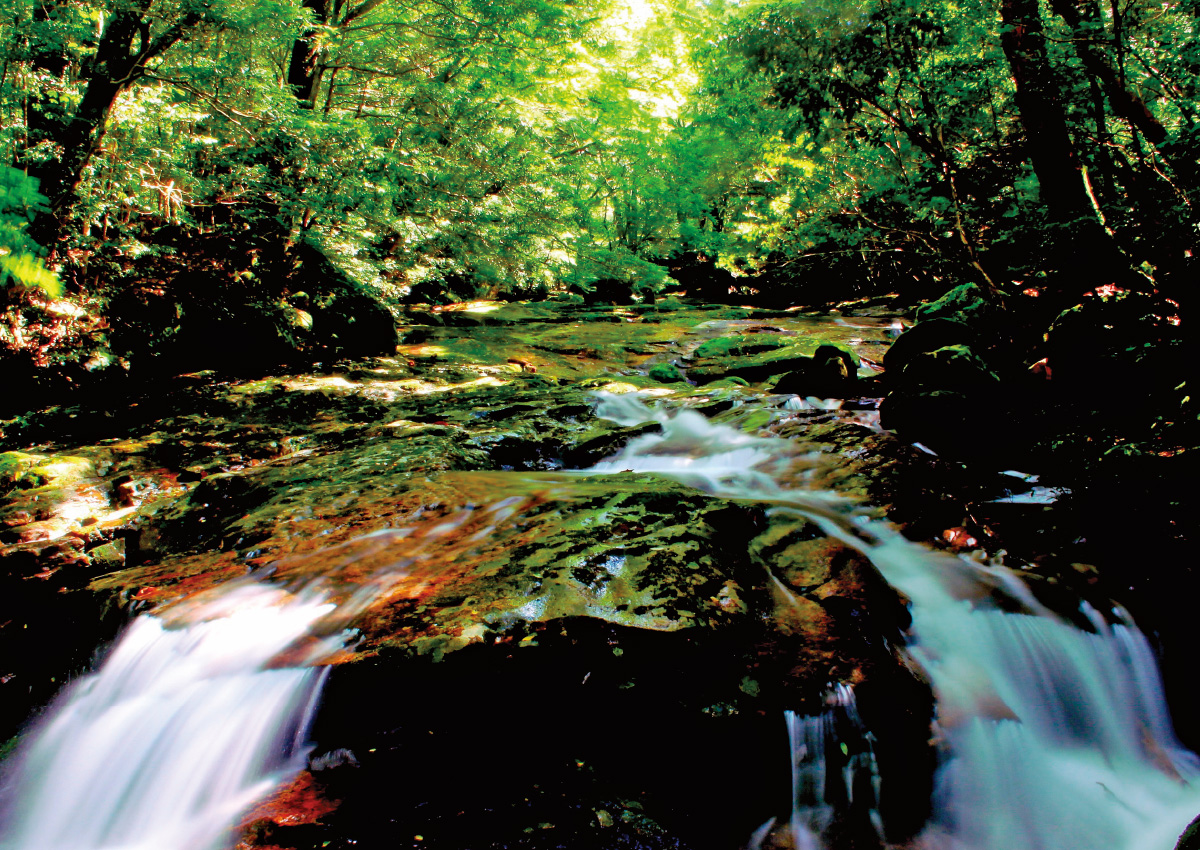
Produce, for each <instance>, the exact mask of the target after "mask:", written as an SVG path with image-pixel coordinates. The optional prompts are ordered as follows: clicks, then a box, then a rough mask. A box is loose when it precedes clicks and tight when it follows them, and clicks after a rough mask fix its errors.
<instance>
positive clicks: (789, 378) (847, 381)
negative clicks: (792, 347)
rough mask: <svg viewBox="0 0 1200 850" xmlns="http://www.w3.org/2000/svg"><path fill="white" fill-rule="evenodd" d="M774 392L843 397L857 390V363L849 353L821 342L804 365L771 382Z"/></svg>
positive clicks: (820, 396)
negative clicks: (773, 383)
mask: <svg viewBox="0 0 1200 850" xmlns="http://www.w3.org/2000/svg"><path fill="white" fill-rule="evenodd" d="M774 391H775V392H777V393H781V394H790V395H800V396H817V397H819V398H845V397H847V396H850V395H854V394H856V393H857V391H858V364H857V363H856V362H855V360H854V356H853V355H852V354H851V353H850V352H848V351H846V350H844V349H841V348H837V347H836V346H832V345H821V346H818V348H817V350H816V352H814V354H813V357H812V360H811V361H810V362H809V363H808V364H806V366H805V368H803V369H796V370H794V371H791V372H788V373H786V374H784V376H783V377H781V378H780V379H779V380H778V381H777V382H776V383H775V387H774Z"/></svg>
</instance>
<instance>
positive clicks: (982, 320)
mask: <svg viewBox="0 0 1200 850" xmlns="http://www.w3.org/2000/svg"><path fill="white" fill-rule="evenodd" d="M998 313H999V308H997V307H996V305H995V304H993V303H992V301H991V300H989V299H988V297H987V295H986V294H985V293H984V291H983V290H982V289H981V288H980V287H979V286H978V285H977V284H974V283H964V284H960V285H959V286H956V287H954V288H953V289H951V290H950V291H949V292H947V293H946V294H945V295H943V296H942V297H941V298H939V299H937V300H936V301H931V302H929V303H927V304H922V305H921V306H920V307H918V308H917V310H916V318H917V322H918V323H922V322H927V321H930V320H932V319H954V320H955V321H959V322H963V323H965V324H972V325H976V326H979V325H989V324H990V323H991V322H992V321H993V320H994V319H996V318H997V315H998Z"/></svg>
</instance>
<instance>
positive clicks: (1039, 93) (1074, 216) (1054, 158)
mask: <svg viewBox="0 0 1200 850" xmlns="http://www.w3.org/2000/svg"><path fill="white" fill-rule="evenodd" d="M1000 15H1001V19H1002V21H1003V24H1004V28H1003V30H1002V33H1001V36H1000V43H1001V46H1002V47H1003V48H1004V55H1005V57H1006V58H1007V59H1008V65H1009V68H1010V69H1011V70H1012V75H1013V80H1014V81H1015V83H1016V88H1017V91H1016V103H1017V111H1018V112H1019V113H1020V116H1021V124H1022V126H1024V128H1025V138H1026V145H1027V146H1028V150H1029V159H1030V161H1031V162H1032V164H1033V170H1034V173H1036V174H1037V178H1038V183H1039V184H1040V185H1041V193H1042V201H1043V202H1044V203H1045V205H1046V208H1047V210H1048V211H1049V213H1050V215H1051V217H1052V218H1053V219H1055V220H1056V221H1057V222H1058V223H1062V224H1067V225H1070V224H1073V223H1075V222H1079V221H1081V220H1084V219H1093V220H1094V219H1095V212H1094V210H1093V209H1092V205H1091V202H1090V201H1089V200H1088V197H1087V192H1086V190H1085V189H1084V184H1083V168H1082V165H1081V163H1080V161H1079V157H1078V156H1077V155H1076V153H1075V147H1074V145H1072V143H1071V136H1070V134H1069V133H1068V132H1067V120H1066V111H1065V110H1064V108H1063V104H1062V86H1061V85H1060V84H1059V81H1058V78H1057V75H1056V74H1055V73H1054V71H1053V69H1052V68H1051V66H1050V58H1049V56H1048V55H1047V54H1046V39H1045V35H1044V33H1043V30H1042V18H1041V14H1040V13H1039V11H1038V4H1037V0H1001V3H1000Z"/></svg>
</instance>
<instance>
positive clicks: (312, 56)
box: [287, 0, 329, 109]
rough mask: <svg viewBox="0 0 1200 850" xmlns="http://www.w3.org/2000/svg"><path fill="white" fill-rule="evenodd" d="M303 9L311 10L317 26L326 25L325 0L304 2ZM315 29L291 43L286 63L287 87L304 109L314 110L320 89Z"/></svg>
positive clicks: (307, 0) (320, 69)
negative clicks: (290, 53) (289, 87)
mask: <svg viewBox="0 0 1200 850" xmlns="http://www.w3.org/2000/svg"><path fill="white" fill-rule="evenodd" d="M302 5H303V7H304V8H305V9H312V11H313V20H314V21H315V22H316V23H317V24H319V25H320V24H326V23H328V22H329V21H328V12H327V10H326V6H325V0H304V3H303V4H302ZM316 35H317V33H316V29H315V28H312V27H310V28H308V29H306V30H305V31H304V32H303V33H301V34H300V37H299V38H297V39H296V40H295V41H294V42H293V43H292V56H291V61H289V62H288V76H287V81H288V85H289V86H291V87H292V92H293V93H294V94H295V95H296V100H298V101H300V105H301V106H302V107H303V108H305V109H314V108H316V104H317V92H318V90H319V89H320V87H321V71H322V68H321V66H320V62H319V59H320V47H319V46H318V45H317V39H316Z"/></svg>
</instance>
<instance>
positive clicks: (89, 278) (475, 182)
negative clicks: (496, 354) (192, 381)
mask: <svg viewBox="0 0 1200 850" xmlns="http://www.w3.org/2000/svg"><path fill="white" fill-rule="evenodd" d="M6 8H7V11H6V12H5V14H4V18H3V20H0V53H2V59H0V150H2V151H3V154H4V162H5V163H7V166H6V170H5V171H4V172H3V176H2V177H0V243H2V244H0V263H2V269H3V272H2V274H3V276H4V280H5V283H4V284H3V286H4V289H3V290H0V292H3V293H4V294H3V296H2V297H3V299H4V302H5V303H6V304H7V305H8V306H7V309H8V310H9V323H8V324H9V326H10V330H9V331H8V332H7V333H8V334H9V336H8V337H7V339H8V341H9V342H10V343H11V342H12V339H15V338H16V337H20V336H21V332H20V329H19V327H18V325H20V323H21V322H22V321H26V320H25V319H22V318H21V317H20V316H19V315H18V314H17V312H19V309H20V304H18V303H17V302H18V301H22V303H23V300H28V299H29V298H30V297H33V298H34V300H36V298H37V297H38V296H36V294H34V295H32V296H31V295H30V293H31V292H32V293H36V291H37V289H38V288H39V287H40V288H41V289H42V290H43V291H45V292H48V293H51V294H54V295H58V294H60V293H61V292H64V291H65V294H66V295H67V296H68V297H70V298H72V299H75V300H76V301H77V302H79V303H81V304H83V305H84V306H85V309H86V310H88V311H90V312H92V313H97V314H104V312H105V311H106V310H110V311H112V310H116V312H118V313H120V312H121V311H125V312H128V303H127V302H128V301H129V299H130V298H133V296H131V295H130V293H131V292H138V291H143V292H144V291H145V290H146V288H147V287H148V286H149V287H150V288H151V289H153V286H156V285H165V286H167V288H168V289H169V288H170V287H171V286H175V285H176V284H175V283H174V281H175V280H176V278H177V277H178V275H179V274H180V272H181V271H185V270H186V271H187V272H189V273H192V272H195V270H196V268H197V266H198V265H200V264H202V263H208V266H207V267H206V268H209V271H210V272H211V274H210V277H212V276H213V275H215V276H216V277H218V278H221V277H222V276H223V279H224V280H225V281H226V284H228V283H229V281H231V280H235V281H240V282H239V283H238V284H237V285H238V286H240V287H241V288H242V289H241V290H240V292H241V294H240V295H238V297H239V298H242V299H243V300H246V299H249V300H250V301H254V303H257V304H259V305H260V306H262V305H278V304H285V305H286V304H290V305H291V307H289V308H287V309H291V310H293V311H294V310H301V311H303V310H305V309H306V308H305V306H304V304H303V303H298V302H296V301H295V299H294V298H293V296H294V295H295V294H296V291H297V286H299V284H297V283H296V281H295V280H291V282H290V283H289V282H288V280H287V278H288V274H285V273H282V272H280V271H279V269H284V268H291V266H288V263H289V262H290V263H292V264H293V265H294V264H295V262H299V261H298V260H296V255H295V254H294V251H295V249H296V248H295V246H299V245H307V246H309V247H310V248H312V249H314V250H317V251H319V252H320V253H321V254H322V256H323V257H325V258H327V259H328V260H329V261H331V262H332V263H333V264H334V266H335V267H336V268H337V269H338V270H339V271H340V273H343V274H345V275H346V276H347V279H348V280H349V281H351V282H352V283H353V284H354V285H355V286H357V287H359V288H360V289H361V290H362V291H363V292H365V293H367V294H369V296H370V297H371V298H373V299H375V300H379V301H382V302H383V303H391V304H397V303H402V302H405V301H407V302H432V303H439V302H443V303H444V302H446V301H454V300H462V299H470V298H476V297H483V296H488V297H494V296H502V297H511V298H519V297H526V298H541V297H546V296H547V295H549V294H551V293H555V292H563V291H565V290H568V289H572V288H573V289H574V290H575V291H576V292H581V293H584V294H585V295H586V294H587V293H589V292H592V291H594V290H595V288H596V285H597V283H598V282H600V283H601V284H603V282H605V281H611V280H616V281H621V282H622V283H623V285H625V286H626V287H627V288H628V289H630V290H631V291H632V292H633V293H635V297H653V293H654V292H656V291H658V290H660V289H661V288H662V287H664V286H665V285H666V284H667V282H668V280H669V277H668V276H669V275H671V274H674V275H675V277H676V278H677V279H678V280H679V281H680V283H681V284H682V285H683V286H685V288H687V289H688V290H689V291H690V292H692V293H693V294H700V295H704V296H706V297H709V298H728V297H734V298H749V297H758V298H762V299H765V300H768V301H772V302H775V303H787V304H815V303H822V302H828V301H836V300H839V299H842V300H845V299H850V298H854V297H859V296H862V295H867V294H871V293H878V292H891V291H896V292H900V293H902V294H903V295H904V297H905V298H906V299H907V300H908V301H909V302H911V303H915V302H916V301H919V300H921V299H931V298H936V297H937V296H939V295H941V294H942V293H944V292H945V291H947V290H949V289H951V288H952V287H954V286H956V285H958V284H962V283H973V284H976V285H978V286H979V287H980V288H981V291H983V292H984V293H986V294H987V296H988V297H990V298H994V299H997V300H1000V299H1003V298H1004V297H1006V296H1011V295H1015V294H1019V293H1021V292H1030V293H1044V294H1046V295H1048V296H1050V297H1049V298H1047V299H1045V301H1047V302H1048V303H1051V304H1053V305H1054V306H1056V307H1057V308H1058V309H1062V308H1064V307H1067V306H1070V305H1071V304H1073V303H1075V302H1076V301H1077V300H1078V298H1079V297H1081V296H1082V295H1083V294H1084V293H1087V292H1095V291H1101V292H1105V291H1111V290H1110V289H1106V288H1115V289H1119V290H1142V291H1145V292H1153V293H1157V294H1158V295H1160V296H1163V297H1166V298H1168V299H1169V300H1170V302H1171V304H1172V305H1173V309H1175V310H1176V311H1177V313H1178V316H1185V315H1186V314H1187V310H1188V303H1187V302H1189V300H1190V298H1191V294H1190V293H1191V291H1192V289H1193V288H1194V285H1193V284H1192V283H1191V279H1192V277H1193V276H1194V269H1193V267H1192V264H1193V262H1194V252H1195V249H1196V247H1197V246H1196V225H1197V217H1196V215H1195V212H1194V210H1193V198H1194V196H1195V193H1196V191H1197V181H1198V179H1200V178H1198V173H1200V172H1198V162H1200V148H1198V136H1197V124H1196V118H1197V116H1196V107H1195V103H1196V87H1197V83H1198V81H1200V49H1198V43H1197V33H1196V24H1197V19H1198V18H1197V14H1198V12H1200V6H1197V4H1196V3H1195V2H1194V0H1185V1H1184V2H1153V3H1152V2H1148V0H1104V2H1102V0H1047V2H1044V3H1039V2H1038V0H998V2H993V1H992V0H981V1H979V0H965V2H945V0H845V1H844V2H826V1H825V0H753V2H752V1H751V0H743V2H723V0H711V1H710V2H705V0H570V2H562V0H555V1H554V2H550V0H506V2H503V3H500V2H492V0H358V2H353V0H302V2H296V0H14V2H13V3H11V4H8V5H7V7H6ZM247 234H251V235H252V236H253V238H254V239H258V240H263V241H262V244H258V245H250V244H249V243H248V242H247V239H248V238H249V237H248V236H247ZM222 246H223V247H222ZM273 252H274V253H273ZM276 255H278V256H276ZM268 256H273V257H275V259H274V260H272V261H271V262H268V260H267V258H268ZM272 262H274V263H275V265H272V264H271V263H272ZM251 279H253V283H250V282H249V281H250V280H251ZM189 285H191V286H193V287H195V286H199V285H200V284H196V283H195V282H194V281H193V282H192V283H191V284H189ZM203 285H204V286H207V287H210V288H212V287H217V289H219V288H220V287H219V286H218V284H215V283H213V282H212V281H211V280H210V281H209V282H207V283H205V284H203ZM60 286H61V287H63V289H62V290H60V289H59V287H60ZM180 287H181V288H186V287H183V285H182V284H180ZM214 291H215V290H214ZM305 294H306V295H307V294H309V293H305ZM18 296H19V297H18ZM138 298H140V302H139V303H143V306H144V302H145V301H146V299H145V297H143V296H138ZM138 298H134V300H135V301H137V300H138ZM255 299H257V301H255ZM289 299H291V301H289ZM185 300H186V299H185V298H184V297H183V296H182V295H181V296H180V297H178V298H176V302H177V303H180V304H182V303H183V302H184V301H185ZM114 303H115V304H118V305H122V304H124V306H121V307H120V309H116V308H112V307H111V305H112V304H114ZM181 309H185V308H182V307H181V308H178V309H177V310H176V312H179V310H181ZM13 311H17V312H13ZM285 312H286V310H285ZM1178 316H1177V317H1176V321H1178ZM292 318H293V319H294V315H292ZM112 319H113V320H112V321H111V322H105V321H101V322H100V323H99V325H98V326H97V329H95V332H94V333H92V334H91V337H90V339H91V340H92V342H91V343H90V344H91V345H92V346H93V347H99V348H103V347H105V346H110V347H111V346H112V345H113V340H112V339H111V338H110V337H111V336H112V335H116V336H119V334H117V333H116V331H114V332H113V334H107V333H106V332H105V330H104V329H105V327H115V326H117V325H120V323H121V321H122V319H121V317H120V316H117V315H114V316H113V317H112ZM130 321H132V320H130ZM130 321H127V322H126V324H127V325H129V324H130ZM301 322H302V319H301ZM134 324H136V323H134ZM117 348H118V349H119V348H121V346H120V345H117ZM116 353H117V354H118V355H120V356H125V355H127V354H128V353H129V351H128V345H126V346H125V350H119V351H117V352H116Z"/></svg>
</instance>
